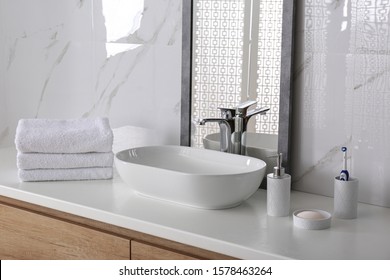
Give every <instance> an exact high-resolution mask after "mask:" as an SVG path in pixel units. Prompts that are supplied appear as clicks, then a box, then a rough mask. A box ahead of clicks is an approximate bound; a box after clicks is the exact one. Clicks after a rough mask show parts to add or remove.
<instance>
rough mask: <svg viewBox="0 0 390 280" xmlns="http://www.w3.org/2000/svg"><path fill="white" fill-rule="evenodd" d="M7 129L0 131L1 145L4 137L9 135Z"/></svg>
mask: <svg viewBox="0 0 390 280" xmlns="http://www.w3.org/2000/svg"><path fill="white" fill-rule="evenodd" d="M9 130H10V129H9V127H8V126H7V127H6V128H4V129H2V130H0V144H1V143H3V142H4V141H5V140H6V137H8V135H9Z"/></svg>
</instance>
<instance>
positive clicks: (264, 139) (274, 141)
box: [203, 132, 278, 174]
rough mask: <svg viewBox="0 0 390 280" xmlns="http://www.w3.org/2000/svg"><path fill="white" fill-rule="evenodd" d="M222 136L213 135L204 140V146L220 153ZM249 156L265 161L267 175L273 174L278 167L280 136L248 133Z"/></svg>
mask: <svg viewBox="0 0 390 280" xmlns="http://www.w3.org/2000/svg"><path fill="white" fill-rule="evenodd" d="M219 138H220V134H219V132H218V133H212V134H209V135H206V137H205V138H203V146H204V147H205V148H206V149H211V150H215V151H219V147H220V144H219ZM246 141H247V142H246V146H247V148H246V150H247V155H248V156H251V157H255V158H258V159H261V160H263V161H265V163H266V164H267V171H266V174H268V173H271V172H273V168H274V166H276V158H275V157H273V156H276V155H277V150H278V136H277V135H273V134H262V133H253V132H247V139H246Z"/></svg>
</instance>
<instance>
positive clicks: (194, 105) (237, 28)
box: [181, 0, 294, 172]
mask: <svg viewBox="0 0 390 280" xmlns="http://www.w3.org/2000/svg"><path fill="white" fill-rule="evenodd" d="M293 15H294V1H289V0H284V1H283V0H250V1H245V0H235V1H228V0H218V1H215V0H213V1H210V0H192V1H184V2H183V42H182V48H183V54H182V118H181V120H182V123H181V145H186V146H190V145H191V146H195V147H203V146H205V145H206V147H207V148H209V144H210V143H211V144H213V141H214V140H216V138H215V137H218V135H219V127H218V126H217V125H216V124H215V125H211V124H210V125H207V126H202V127H200V126H199V125H198V124H197V123H198V121H199V120H200V119H203V118H210V117H213V118H215V117H220V115H219V114H220V112H219V110H218V107H229V108H233V107H235V106H236V105H237V104H238V103H240V102H243V101H246V100H256V101H257V103H258V107H263V106H267V107H269V108H270V111H269V112H268V113H267V114H266V115H262V116H257V117H256V118H255V117H253V118H252V120H251V121H250V122H249V123H248V132H249V133H248V140H247V142H248V146H253V147H260V148H261V147H267V149H272V150H274V154H276V151H279V152H281V153H283V165H284V166H285V167H286V169H287V171H288V169H289V157H290V151H289V143H290V115H291V69H292V67H291V66H292V53H293V52H292V48H293V18H294V17H293ZM251 134H253V135H251ZM251 136H253V137H252V138H253V139H251ZM258 136H260V137H258ZM205 138H206V140H204V139H205ZM210 141H211V142H210ZM271 147H272V148H271ZM250 152H251V151H249V150H248V153H250ZM249 155H251V154H249ZM267 155H268V156H269V154H267ZM263 156H264V155H263ZM269 168H271V169H272V166H269ZM268 171H269V170H267V172H268Z"/></svg>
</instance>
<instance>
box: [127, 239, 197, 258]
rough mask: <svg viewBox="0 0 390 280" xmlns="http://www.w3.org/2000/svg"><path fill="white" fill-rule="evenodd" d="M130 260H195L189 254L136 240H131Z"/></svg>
mask: <svg viewBox="0 0 390 280" xmlns="http://www.w3.org/2000/svg"><path fill="white" fill-rule="evenodd" d="M131 259H132V260H197V258H194V257H191V256H189V255H185V254H181V253H177V252H173V251H171V250H168V249H163V248H160V247H156V246H154V245H149V244H145V243H140V242H137V241H131Z"/></svg>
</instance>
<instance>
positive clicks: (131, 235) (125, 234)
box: [0, 196, 235, 260]
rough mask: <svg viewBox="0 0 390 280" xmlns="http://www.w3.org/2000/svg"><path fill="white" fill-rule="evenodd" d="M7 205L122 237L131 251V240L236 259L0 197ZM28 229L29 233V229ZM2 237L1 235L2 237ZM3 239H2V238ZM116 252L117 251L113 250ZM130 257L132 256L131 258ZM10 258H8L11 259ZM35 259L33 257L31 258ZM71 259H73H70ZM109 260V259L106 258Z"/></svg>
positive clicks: (203, 256)
mask: <svg viewBox="0 0 390 280" xmlns="http://www.w3.org/2000/svg"><path fill="white" fill-rule="evenodd" d="M1 205H5V206H9V207H12V208H15V209H17V210H21V211H26V212H31V213H32V214H36V215H42V216H43V217H48V218H51V219H54V220H59V221H62V222H65V223H68V224H71V225H73V226H79V227H85V228H87V229H91V230H96V231H99V232H103V233H106V234H108V235H110V234H112V235H114V236H116V237H121V238H124V239H127V242H129V243H128V245H127V247H128V248H129V251H130V240H134V241H138V242H141V243H146V244H152V245H154V246H156V247H161V248H169V250H172V251H174V252H177V253H179V254H187V255H190V256H193V257H194V258H198V259H210V260H230V259H235V258H233V257H230V256H226V255H223V254H220V253H217V252H213V251H209V250H205V249H201V248H198V247H194V246H190V245H187V244H183V243H179V242H175V241H173V240H168V239H164V238H160V237H156V236H153V235H149V234H145V233H142V232H139V231H135V230H132V229H128V228H123V227H119V226H115V225H112V224H109V223H104V222H100V221H96V220H92V219H88V218H85V217H81V216H77V215H73V214H69V213H66V212H62V211H58V210H55V209H51V208H47V207H44V206H40V205H37V204H31V203H28V202H24V201H20V200H16V199H13V198H9V197H6V196H0V206H1ZM2 216H3V215H2V213H1V211H0V234H2V230H3V229H2V228H1V227H2V225H1V221H2V219H3V217H2ZM27 226H28V227H30V228H34V225H31V224H29V225H27ZM28 227H27V231H29V228H28ZM0 236H1V235H0ZM0 239H1V238H0ZM2 244H3V243H2V241H1V240H0V258H2V257H3V254H2V252H5V251H3V249H2V247H1V246H2ZM113 250H115V249H113ZM129 257H130V256H129ZM9 258H10V257H7V259H9ZM31 258H32V259H33V257H31ZM69 258H71V257H69ZM79 258H81V257H79ZM106 259H108V258H106Z"/></svg>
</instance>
